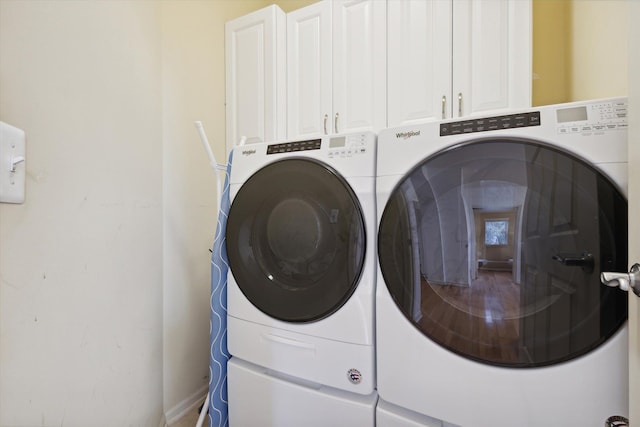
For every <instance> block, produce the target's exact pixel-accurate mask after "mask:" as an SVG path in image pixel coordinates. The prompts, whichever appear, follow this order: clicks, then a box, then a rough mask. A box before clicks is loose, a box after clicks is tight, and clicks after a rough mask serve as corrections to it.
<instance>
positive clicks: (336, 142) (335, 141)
mask: <svg viewBox="0 0 640 427" xmlns="http://www.w3.org/2000/svg"><path fill="white" fill-rule="evenodd" d="M345 143H346V138H345V137H344V136H339V137H335V138H331V139H330V140H329V148H339V147H344V146H345Z"/></svg>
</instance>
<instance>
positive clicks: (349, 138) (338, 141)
mask: <svg viewBox="0 0 640 427" xmlns="http://www.w3.org/2000/svg"><path fill="white" fill-rule="evenodd" d="M370 138H371V136H370V134H367V133H354V134H350V135H341V136H330V137H327V139H328V140H329V147H328V150H329V158H335V157H352V156H357V155H360V154H365V153H366V152H367V150H368V149H369V148H368V145H369V143H368V141H369V139H370Z"/></svg>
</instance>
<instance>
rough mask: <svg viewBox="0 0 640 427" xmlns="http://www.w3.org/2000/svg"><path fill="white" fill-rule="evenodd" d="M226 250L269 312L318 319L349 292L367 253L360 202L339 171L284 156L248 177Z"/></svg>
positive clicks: (240, 278) (238, 275) (247, 290)
mask: <svg viewBox="0 0 640 427" xmlns="http://www.w3.org/2000/svg"><path fill="white" fill-rule="evenodd" d="M226 240H227V255H228V258H229V266H230V268H231V272H232V274H233V276H234V278H235V280H236V282H237V284H238V287H239V288H240V289H241V290H242V292H243V293H244V295H245V296H246V297H247V299H248V300H249V301H251V303H252V304H253V305H255V306H256V307H257V308H258V309H260V310H261V311H263V312H264V313H266V314H268V315H269V316H271V317H274V318H276V319H280V320H283V321H289V322H309V321H314V320H319V319H322V318H324V317H326V316H328V315H330V314H332V313H334V312H335V311H336V310H338V309H339V308H340V307H341V306H342V305H344V303H345V302H346V301H347V300H348V299H349V297H350V296H351V295H352V294H353V292H354V290H355V288H356V287H357V284H358V280H359V278H360V274H361V270H362V265H363V263H364V255H365V229H364V220H363V216H362V211H361V208H360V204H359V202H358V199H357V197H356V195H355V194H354V192H353V190H352V189H351V187H350V186H349V184H348V183H347V182H346V181H345V180H344V179H343V178H342V177H340V176H339V175H338V173H337V172H336V171H334V170H333V169H331V168H330V167H328V166H327V165H325V164H322V163H320V162H316V161H313V160H310V159H285V160H281V161H277V162H274V163H271V164H269V165H267V166H266V167H264V168H262V169H261V170H259V171H258V172H256V173H255V174H254V175H253V176H251V177H250V178H249V179H248V180H247V181H246V182H245V183H244V185H243V186H242V187H241V188H240V190H239V191H238V193H237V194H236V196H235V198H234V200H233V203H232V205H231V208H230V211H229V219H228V222H227V233H226Z"/></svg>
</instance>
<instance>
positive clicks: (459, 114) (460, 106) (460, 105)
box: [458, 92, 462, 117]
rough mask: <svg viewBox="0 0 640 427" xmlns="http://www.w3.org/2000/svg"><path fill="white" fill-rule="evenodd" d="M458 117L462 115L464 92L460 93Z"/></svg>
mask: <svg viewBox="0 0 640 427" xmlns="http://www.w3.org/2000/svg"><path fill="white" fill-rule="evenodd" d="M458 117H462V92H460V93H459V94H458Z"/></svg>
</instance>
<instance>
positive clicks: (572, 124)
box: [556, 99, 628, 134]
mask: <svg viewBox="0 0 640 427" xmlns="http://www.w3.org/2000/svg"><path fill="white" fill-rule="evenodd" d="M556 120H557V129H558V133H559V134H569V133H583V134H599V133H603V132H606V131H612V130H622V129H627V126H628V122H627V101H626V99H618V100H608V101H601V102H593V103H589V104H584V105H578V106H570V107H565V108H558V109H557V110H556Z"/></svg>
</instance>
